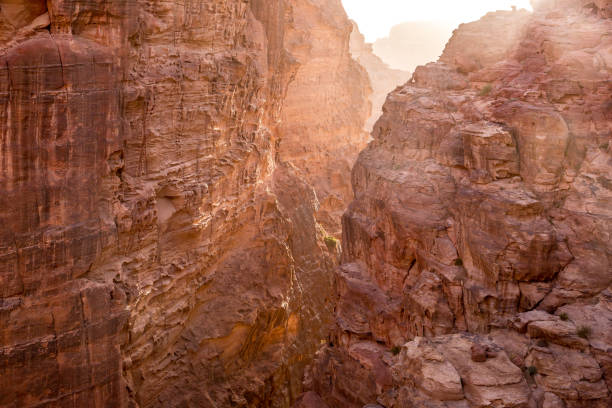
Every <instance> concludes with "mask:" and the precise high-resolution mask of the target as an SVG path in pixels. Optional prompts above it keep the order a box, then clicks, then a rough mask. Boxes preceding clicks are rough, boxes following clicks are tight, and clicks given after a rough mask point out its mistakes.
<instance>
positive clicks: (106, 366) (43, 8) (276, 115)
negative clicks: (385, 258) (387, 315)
mask: <svg viewBox="0 0 612 408" xmlns="http://www.w3.org/2000/svg"><path fill="white" fill-rule="evenodd" d="M0 7H1V12H0V104H1V105H2V106H3V108H2V110H1V111H0V135H1V143H0V171H1V173H0V191H1V194H0V225H2V228H1V229H0V406H2V407H31V406H49V407H56V406H57V407H63V406H79V407H85V406H87V407H103V406H108V407H121V406H140V407H156V406H157V407H162V406H163V407H174V406H202V407H207V406H210V407H214V406H251V407H260V406H275V407H286V406H289V405H290V404H291V403H292V402H293V401H294V400H295V399H296V398H297V396H298V395H299V393H300V392H301V388H302V383H301V379H302V372H303V369H304V366H305V365H306V364H307V363H308V362H309V361H310V358H311V356H312V354H313V353H314V351H315V350H316V348H318V347H319V345H320V341H321V339H322V338H324V337H325V335H326V333H327V330H326V327H327V326H326V324H327V320H328V319H329V317H328V316H329V309H330V307H331V295H330V291H331V287H332V282H331V280H332V278H333V274H332V273H331V270H332V268H333V266H334V264H335V262H336V259H335V258H336V254H335V253H333V251H329V250H328V249H327V247H326V246H325V244H324V242H323V237H324V232H323V230H322V229H321V228H320V227H319V225H318V224H317V222H316V220H315V213H316V212H317V211H318V210H319V208H320V203H319V200H320V199H321V198H323V199H325V196H324V194H321V193H320V192H319V191H317V193H318V194H319V199H318V198H317V196H316V195H315V193H314V191H313V189H312V184H314V185H315V187H317V186H318V185H317V182H318V181H317V180H319V178H318V177H319V176H320V179H321V180H324V179H326V177H327V174H328V173H329V174H333V175H334V177H337V178H339V179H341V182H337V183H335V184H334V183H330V184H329V185H330V191H329V194H330V195H331V194H332V193H333V188H335V186H336V185H340V186H342V188H343V189H344V190H342V192H341V194H342V197H343V200H345V201H346V200H347V198H346V196H347V195H348V193H347V191H350V186H349V184H348V183H347V182H346V181H345V180H347V179H348V174H349V169H350V165H351V164H352V163H351V162H350V154H353V157H356V155H357V150H355V151H354V153H352V152H353V150H351V149H354V148H353V147H352V145H351V144H352V143H353V142H356V141H360V140H361V139H362V137H363V134H362V133H361V129H362V127H363V123H364V122H365V120H366V118H367V112H366V109H365V108H364V109H357V110H351V109H348V107H349V106H351V107H354V106H359V105H360V104H361V105H363V104H365V105H367V102H364V95H365V94H366V91H367V82H364V81H363V78H364V75H363V72H362V71H361V68H360V67H358V66H357V65H356V63H354V62H353V61H352V59H351V58H350V55H349V53H348V41H349V34H350V23H349V22H348V20H347V19H346V16H345V14H344V12H343V11H342V9H341V6H340V2H339V1H336V0H329V1H327V0H326V1H318V2H314V3H313V2H311V1H306V0H304V1H297V2H294V1H285V0H273V1H268V0H266V1H263V0H253V1H250V2H248V1H238V0H214V1H205V2H202V1H158V0H135V1H127V0H118V1H74V0H50V1H25V0H24V1H13V0H11V1H8V0H5V1H0ZM329 13H332V14H329ZM302 21H306V22H307V23H308V24H302V23H301V22H302ZM318 26H320V27H321V28H322V30H321V31H322V32H324V34H325V35H323V36H322V38H319V39H318V41H319V43H321V44H324V43H325V41H327V40H329V41H330V44H328V45H326V46H327V47H336V45H338V44H343V45H344V47H342V48H339V49H338V48H334V53H333V54H331V52H327V53H320V52H319V51H318V50H317V49H316V48H313V49H309V48H304V46H307V45H308V44H309V42H308V41H307V40H304V38H306V37H307V36H309V35H312V33H313V32H316V29H315V28H316V27H318ZM328 49H329V50H331V48H328ZM312 61H316V63H315V64H313V63H311V62H312ZM309 64H310V65H309ZM332 66H333V67H334V74H335V75H337V76H338V78H344V79H345V81H346V83H347V84H348V83H349V82H350V84H351V87H350V89H349V88H348V85H343V86H341V87H339V88H337V89H335V90H334V92H335V93H334V95H333V96H332V95H330V97H331V98H334V100H342V101H343V104H344V106H345V107H344V108H342V109H341V110H340V111H339V112H337V114H336V115H332V116H330V117H328V120H329V123H328V125H327V127H326V128H325V129H320V127H319V125H320V124H310V123H308V118H307V117H293V116H292V114H291V112H298V111H299V110H300V107H302V109H303V108H304V106H310V105H302V104H303V103H306V102H304V101H301V100H300V96H299V95H300V94H307V93H313V94H314V90H313V89H302V90H300V87H301V86H304V82H300V81H299V80H298V79H296V80H295V81H294V82H293V83H292V82H291V80H292V79H294V78H300V77H321V78H327V76H328V72H329V70H330V68H331V67H332ZM351 78H356V79H357V82H354V81H351ZM326 81H328V83H329V84H332V83H333V80H332V79H326ZM290 84H292V85H291V86H290ZM330 86H331V85H330ZM360 87H361V88H360ZM349 90H350V93H349ZM292 93H293V94H294V95H295V96H293V97H292V96H291V95H292ZM308 103H310V102H308ZM296 104H299V106H296ZM327 106H332V104H331V103H329V104H328V105H327ZM318 108H319V109H321V111H322V110H323V109H325V108H324V107H323V106H320V107H318ZM308 109H309V108H308ZM347 112H351V115H352V116H351V118H350V119H348V120H343V121H342V123H332V122H333V121H335V120H337V119H338V118H339V117H340V116H341V115H343V114H345V113H347ZM326 113H327V112H326ZM315 115H316V112H311V113H310V117H314V116H315ZM321 116H323V115H321ZM283 117H285V118H287V120H291V121H293V123H298V122H299V121H300V120H303V121H302V122H300V123H301V125H302V126H303V129H302V130H301V133H300V134H301V135H309V134H318V135H319V136H317V138H314V139H312V140H311V141H310V142H308V143H305V145H306V146H307V147H309V148H310V147H313V146H315V145H316V144H317V143H318V141H319V140H320V139H323V137H324V135H325V137H327V138H328V140H332V141H333V143H336V144H330V145H329V146H327V145H326V146H323V147H321V148H320V149H319V150H318V154H320V155H322V156H325V155H327V154H328V153H329V154H331V155H339V154H340V153H339V152H338V149H340V148H339V147H338V146H340V145H341V143H340V142H337V141H336V139H338V140H342V143H347V144H348V145H349V146H346V149H347V151H348V152H349V153H350V154H347V155H346V157H345V158H346V160H345V162H343V164H342V165H341V167H340V168H339V169H337V168H335V167H333V166H332V164H333V163H334V162H335V161H334V160H331V159H327V158H326V159H325V160H322V161H321V162H320V163H319V164H318V167H317V171H318V173H312V174H310V177H309V178H307V179H304V177H303V170H302V169H298V168H296V167H295V166H294V165H292V164H290V163H288V164H284V163H283V162H284V161H290V160H289V159H291V158H290V157H283V153H282V149H279V148H278V145H279V143H280V144H283V143H282V142H281V141H287V144H289V143H290V142H291V140H292V138H293V137H298V135H297V134H296V135H294V134H290V133H288V128H289V125H288V124H285V125H283V126H282V127H281V126H280V125H279V122H280V120H281V119H282V118H283ZM300 118H302V119H300ZM296 126H297V125H296ZM334 129H341V131H340V130H339V131H338V132H335V131H333V130H334ZM354 130H356V133H354V134H353V133H351V132H353V131H354ZM297 140H298V142H299V139H297ZM294 164H295V165H297V166H300V165H301V164H300V163H298V162H297V161H295V162H294ZM324 205H325V204H324ZM343 209H344V208H342V210H343Z"/></svg>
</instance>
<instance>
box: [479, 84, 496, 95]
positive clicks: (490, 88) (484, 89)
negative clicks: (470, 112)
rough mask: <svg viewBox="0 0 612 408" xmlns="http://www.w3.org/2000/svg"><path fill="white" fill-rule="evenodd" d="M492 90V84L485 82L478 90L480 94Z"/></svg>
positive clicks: (488, 92)
mask: <svg viewBox="0 0 612 408" xmlns="http://www.w3.org/2000/svg"><path fill="white" fill-rule="evenodd" d="M492 90H493V86H492V85H491V84H486V85H485V86H483V87H482V89H481V90H480V96H487V95H488V94H490V93H491V91H492Z"/></svg>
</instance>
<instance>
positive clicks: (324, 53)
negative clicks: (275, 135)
mask: <svg viewBox="0 0 612 408" xmlns="http://www.w3.org/2000/svg"><path fill="white" fill-rule="evenodd" d="M292 10H293V15H294V17H295V19H294V20H293V22H292V23H293V24H294V25H295V27H296V30H294V31H293V32H292V33H289V34H288V36H287V43H288V44H289V46H288V47H289V48H290V49H291V50H292V56H293V58H295V60H296V62H297V63H298V64H299V68H298V69H297V71H296V73H295V76H294V77H293V80H292V81H291V83H290V84H289V87H288V89H287V96H286V99H285V104H284V106H283V113H282V117H281V125H280V133H281V134H282V137H281V140H280V149H279V156H280V158H281V160H283V161H289V162H291V163H293V164H294V165H295V166H296V167H298V168H299V169H300V172H301V173H302V174H303V175H304V177H305V178H306V179H307V180H309V182H310V184H312V185H313V186H314V188H315V191H316V193H317V198H318V200H319V203H320V207H319V210H318V212H317V220H318V221H319V222H320V223H321V225H322V226H323V227H324V228H325V230H326V233H327V234H328V235H330V236H335V237H337V238H340V236H341V223H340V220H341V218H342V214H343V213H344V211H345V210H346V208H347V206H348V204H349V202H350V201H351V200H352V199H353V192H352V188H351V183H350V172H351V168H352V166H353V164H354V163H355V160H356V159H357V155H358V154H359V152H360V151H361V150H362V149H363V148H364V147H365V145H366V143H367V139H368V135H367V132H366V131H365V130H364V129H365V128H364V122H365V121H364V120H363V118H364V117H365V118H368V117H369V115H370V103H369V97H370V93H371V90H370V81H369V79H368V74H367V72H366V71H365V70H364V68H363V67H362V66H361V65H359V63H357V62H356V61H355V60H354V59H353V58H352V57H351V55H350V53H349V38H350V35H351V31H352V24H351V23H350V22H349V21H348V19H347V17H346V14H345V12H344V9H343V8H342V4H341V2H340V1H339V0H334V1H322V0H318V1H314V2H312V4H311V3H308V2H305V3H304V4H302V3H300V2H298V3H295V4H294V5H293V6H292ZM313 27H317V29H312V28H313Z"/></svg>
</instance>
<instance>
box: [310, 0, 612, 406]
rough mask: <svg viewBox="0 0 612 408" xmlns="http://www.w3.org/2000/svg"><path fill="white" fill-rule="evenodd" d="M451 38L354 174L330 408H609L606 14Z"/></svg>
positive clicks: (565, 8) (497, 19)
mask: <svg viewBox="0 0 612 408" xmlns="http://www.w3.org/2000/svg"><path fill="white" fill-rule="evenodd" d="M535 3H536V4H535V6H536V8H535V13H533V14H530V13H527V12H523V11H515V12H498V13H491V14H489V15H487V16H485V17H484V18H483V19H481V20H480V21H477V22H474V23H470V24H465V25H462V26H461V27H460V28H459V29H458V30H457V31H456V32H455V34H454V36H453V38H452V39H451V40H450V42H449V43H448V45H447V47H446V51H445V53H444V54H443V55H442V57H441V58H440V60H439V61H438V62H436V63H431V64H428V65H426V66H422V67H419V68H417V70H416V72H415V74H414V76H413V79H412V81H411V82H409V83H407V84H406V85H405V86H403V87H401V88H399V89H397V90H396V91H394V92H393V93H392V94H391V95H390V96H389V97H388V99H387V102H386V104H385V107H384V114H383V116H382V117H381V118H380V120H379V121H378V122H377V124H376V126H375V129H374V132H373V137H374V141H373V142H372V143H371V144H370V145H369V146H368V147H367V148H366V149H365V150H364V151H363V152H362V153H361V155H360V157H359V159H358V161H357V164H356V165H355V167H354V169H353V187H354V189H355V194H356V200H355V201H354V202H353V203H352V204H351V206H350V207H349V210H348V211H347V213H346V214H345V216H344V219H343V265H342V266H341V267H340V268H339V271H338V273H337V283H336V285H337V288H336V296H337V299H336V309H335V315H336V326H337V328H336V332H335V334H334V335H332V336H331V338H330V341H329V344H328V346H327V347H326V349H325V350H324V351H321V352H320V354H319V356H318V359H317V364H316V365H315V367H314V369H313V372H312V373H311V375H310V377H309V379H308V381H309V383H308V385H309V386H310V387H311V388H312V389H313V390H314V391H316V392H317V393H318V395H319V396H321V397H322V398H323V399H324V401H325V402H326V403H327V404H328V405H329V406H330V407H331V406H342V407H363V406H365V405H366V404H379V405H381V406H384V407H386V408H391V407H413V406H414V407H449V408H450V407H465V408H467V407H498V408H501V407H534V408H535V407H547V408H548V407H566V408H570V407H602V408H603V407H609V406H610V405H611V404H612V399H611V390H612V388H611V383H610V378H611V370H610V367H611V364H610V356H611V352H612V341H611V338H610V333H611V332H612V291H611V287H610V284H611V283H612V244H611V243H612V239H611V238H612V188H611V187H612V178H611V177H612V102H611V95H612V88H611V84H612V81H611V79H612V60H610V49H612V36H611V35H612V21H611V20H610V19H609V10H610V2H609V1H601V2H587V1H582V2H574V1H540V2H535Z"/></svg>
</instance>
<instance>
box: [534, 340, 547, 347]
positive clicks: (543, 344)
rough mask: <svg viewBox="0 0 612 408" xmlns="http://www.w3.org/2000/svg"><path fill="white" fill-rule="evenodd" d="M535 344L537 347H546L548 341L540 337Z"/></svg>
mask: <svg viewBox="0 0 612 408" xmlns="http://www.w3.org/2000/svg"><path fill="white" fill-rule="evenodd" d="M536 345H537V346H538V347H548V342H547V341H546V340H544V339H540V340H538V342H537V343H536Z"/></svg>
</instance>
